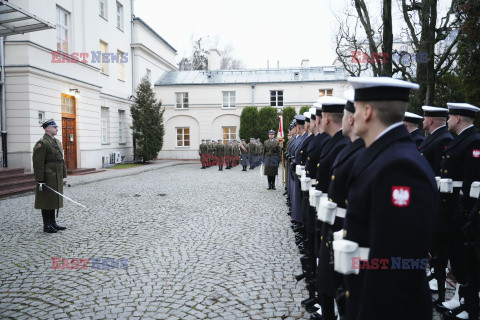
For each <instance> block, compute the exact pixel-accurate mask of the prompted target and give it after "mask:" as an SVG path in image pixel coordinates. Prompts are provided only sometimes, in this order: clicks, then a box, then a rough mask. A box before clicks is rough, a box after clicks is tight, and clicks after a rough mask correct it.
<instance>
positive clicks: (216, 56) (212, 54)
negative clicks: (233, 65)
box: [207, 49, 222, 71]
mask: <svg viewBox="0 0 480 320" xmlns="http://www.w3.org/2000/svg"><path fill="white" fill-rule="evenodd" d="M221 59H222V58H221V56H220V52H218V50H217V49H210V50H209V51H208V66H207V68H208V71H216V70H220V62H221Z"/></svg>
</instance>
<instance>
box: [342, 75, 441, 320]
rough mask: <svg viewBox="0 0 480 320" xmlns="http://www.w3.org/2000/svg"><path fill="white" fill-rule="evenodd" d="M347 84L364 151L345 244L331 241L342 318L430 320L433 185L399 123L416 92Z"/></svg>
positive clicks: (381, 80)
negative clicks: (340, 281)
mask: <svg viewBox="0 0 480 320" xmlns="http://www.w3.org/2000/svg"><path fill="white" fill-rule="evenodd" d="M348 81H349V83H350V84H351V85H352V87H353V88H354V89H355V114H354V120H355V125H354V134H355V135H357V136H359V137H360V138H362V139H363V140H364V141H365V146H366V148H367V149H366V150H365V152H364V153H363V154H362V155H360V156H359V157H358V159H357V161H356V162H355V166H354V168H353V171H352V174H351V176H350V179H349V184H348V198H347V201H348V207H347V212H346V217H345V222H344V232H340V237H343V238H344V239H338V238H337V235H335V236H334V237H335V238H336V240H335V241H334V242H333V249H334V252H335V258H334V263H335V270H336V271H338V272H341V273H343V274H348V276H347V277H346V278H345V280H346V283H345V284H346V290H347V291H346V292H345V297H346V314H345V318H346V319H348V320H349V319H356V320H370V319H389V320H397V319H398V320H400V319H401V320H404V319H416V320H421V319H425V320H427V319H428V320H431V319H432V305H431V303H432V301H431V295H430V290H429V288H428V283H427V276H426V272H425V268H426V265H427V263H428V250H429V249H430V240H431V239H430V238H431V232H432V222H433V221H432V220H433V213H434V212H435V210H436V207H437V205H436V203H437V201H438V191H437V184H436V181H435V178H434V175H433V171H432V169H431V167H430V165H429V164H428V162H427V161H426V160H425V158H424V157H422V156H421V155H420V153H419V152H418V149H417V147H416V145H415V143H414V142H413V141H412V139H411V138H410V134H409V132H408V131H407V129H406V127H405V126H404V125H403V123H402V120H403V116H404V113H405V110H406V109H407V103H408V100H409V94H410V90H411V89H418V87H419V86H418V85H417V84H414V83H409V82H406V81H402V80H398V79H392V78H387V77H377V78H349V79H348ZM356 273H358V274H356Z"/></svg>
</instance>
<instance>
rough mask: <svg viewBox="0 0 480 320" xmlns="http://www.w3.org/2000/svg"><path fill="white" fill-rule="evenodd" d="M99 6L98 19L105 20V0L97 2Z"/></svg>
mask: <svg viewBox="0 0 480 320" xmlns="http://www.w3.org/2000/svg"><path fill="white" fill-rule="evenodd" d="M98 4H99V6H100V13H99V14H100V17H102V18H104V19H105V20H107V0H98Z"/></svg>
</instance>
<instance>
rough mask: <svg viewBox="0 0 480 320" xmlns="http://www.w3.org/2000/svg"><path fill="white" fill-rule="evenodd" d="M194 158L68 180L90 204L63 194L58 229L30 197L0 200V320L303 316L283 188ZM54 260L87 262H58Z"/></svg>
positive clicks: (74, 193)
mask: <svg viewBox="0 0 480 320" xmlns="http://www.w3.org/2000/svg"><path fill="white" fill-rule="evenodd" d="M199 167H200V166H199V164H194V163H191V162H190V163H180V162H165V161H163V162H162V161H160V162H158V163H156V164H153V165H149V166H145V167H142V168H133V169H126V170H121V171H120V170H118V171H115V172H114V171H113V170H108V171H106V172H102V173H97V174H92V175H85V176H76V177H69V178H67V181H68V184H69V185H70V186H71V187H66V188H65V194H66V195H67V196H69V197H71V198H73V199H74V200H76V201H78V202H80V203H83V204H85V205H86V206H87V209H83V208H81V207H78V206H75V205H74V204H71V203H69V202H68V201H65V208H63V209H62V210H61V211H60V217H59V219H58V220H57V222H59V224H61V225H65V226H67V227H68V229H67V230H65V231H60V232H58V233H57V234H46V233H44V232H43V230H42V227H41V215H40V212H39V211H38V210H35V209H33V202H34V196H33V195H26V196H22V197H16V198H10V199H5V200H0V212H1V213H0V246H1V251H0V318H1V319H68V318H70V319H127V318H128V319H140V318H141V319H305V318H307V317H308V315H309V314H308V313H305V312H304V310H303V309H302V308H301V307H300V301H301V300H302V299H304V298H305V296H306V295H307V294H306V291H305V290H304V284H303V283H300V284H298V285H297V284H296V283H295V280H294V275H295V274H298V273H300V264H299V254H298V252H297V250H296V247H295V244H294V241H293V239H294V234H293V232H292V231H291V229H290V227H289V226H290V223H289V217H288V216H287V214H286V212H287V208H286V206H285V202H284V197H283V196H282V191H281V190H277V191H269V190H266V187H267V181H266V178H265V177H260V173H259V169H255V170H249V171H247V172H242V171H241V168H239V167H237V168H235V169H232V170H224V171H223V172H219V171H217V169H216V168H210V169H207V170H200V168H199ZM277 186H278V183H277ZM52 257H60V258H62V259H68V261H69V262H70V267H75V264H74V263H72V262H73V261H72V259H74V258H78V259H89V260H90V261H89V262H88V264H87V268H86V269H81V268H79V269H66V262H65V261H64V262H60V263H59V265H60V266H63V267H65V269H52ZM97 258H101V259H102V260H101V262H102V263H103V262H106V259H107V258H110V259H114V260H110V265H111V264H112V261H117V262H118V261H119V259H128V268H124V267H125V264H122V263H120V265H119V266H118V267H115V265H114V268H110V269H106V267H107V264H106V263H105V264H103V267H102V265H100V267H99V265H98V264H97V262H98V260H97ZM120 262H121V261H120ZM123 263H125V261H123ZM80 266H81V264H80ZM94 266H95V267H96V268H93V267H94ZM104 268H105V269H104Z"/></svg>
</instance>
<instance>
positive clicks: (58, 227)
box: [52, 223, 67, 230]
mask: <svg viewBox="0 0 480 320" xmlns="http://www.w3.org/2000/svg"><path fill="white" fill-rule="evenodd" d="M52 227H54V228H55V229H57V230H65V229H67V228H66V227H62V226H59V225H58V224H57V223H54V224H52Z"/></svg>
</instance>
